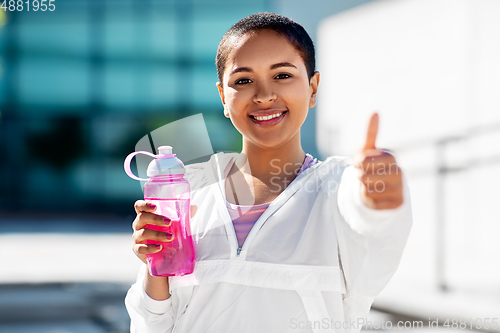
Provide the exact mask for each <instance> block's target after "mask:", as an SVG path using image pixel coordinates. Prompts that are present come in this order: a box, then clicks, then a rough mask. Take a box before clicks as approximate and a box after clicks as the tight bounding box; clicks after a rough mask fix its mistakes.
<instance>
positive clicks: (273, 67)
mask: <svg viewBox="0 0 500 333" xmlns="http://www.w3.org/2000/svg"><path fill="white" fill-rule="evenodd" d="M280 67H293V68H297V66H295V65H294V64H292V63H289V62H279V63H277V64H273V65H271V67H270V68H269V69H276V68H280ZM241 72H246V73H249V72H253V71H252V69H251V68H250V67H238V68H236V69H234V70H233V71H232V72H231V73H230V74H229V75H233V74H236V73H241Z"/></svg>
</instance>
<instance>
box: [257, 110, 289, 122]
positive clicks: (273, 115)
mask: <svg viewBox="0 0 500 333" xmlns="http://www.w3.org/2000/svg"><path fill="white" fill-rule="evenodd" d="M283 113H284V112H279V113H275V114H271V115H269V116H252V117H254V118H255V119H257V120H258V121H262V120H269V119H273V118H278V117H279V116H281V115H282V114H283Z"/></svg>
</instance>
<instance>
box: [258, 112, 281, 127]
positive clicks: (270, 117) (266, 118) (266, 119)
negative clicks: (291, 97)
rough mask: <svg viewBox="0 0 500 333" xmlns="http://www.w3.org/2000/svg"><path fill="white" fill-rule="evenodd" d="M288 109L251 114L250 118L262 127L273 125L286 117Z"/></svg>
mask: <svg viewBox="0 0 500 333" xmlns="http://www.w3.org/2000/svg"><path fill="white" fill-rule="evenodd" d="M286 113H287V111H278V112H275V113H272V114H263V115H257V114H254V115H250V118H251V119H252V120H253V122H254V123H256V124H257V125H259V126H261V127H267V126H273V125H275V124H277V123H279V122H280V121H281V120H282V119H283V118H284V117H285V114H286Z"/></svg>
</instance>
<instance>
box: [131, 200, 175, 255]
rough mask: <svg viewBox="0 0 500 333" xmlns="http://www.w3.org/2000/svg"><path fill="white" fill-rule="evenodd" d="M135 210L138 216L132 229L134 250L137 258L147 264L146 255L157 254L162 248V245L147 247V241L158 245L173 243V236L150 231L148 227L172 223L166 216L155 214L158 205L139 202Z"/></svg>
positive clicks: (136, 203)
mask: <svg viewBox="0 0 500 333" xmlns="http://www.w3.org/2000/svg"><path fill="white" fill-rule="evenodd" d="M134 208H135V212H136V213H137V216H136V218H135V220H134V222H133V223H132V229H134V233H133V235H132V238H133V240H134V246H133V250H134V253H135V254H136V255H137V257H139V259H141V260H142V261H143V262H144V263H146V255H147V254H152V253H156V252H158V251H160V250H161V247H162V246H161V245H160V244H149V245H147V244H146V243H147V241H149V242H148V243H150V242H151V241H153V242H158V243H159V242H170V241H172V234H170V233H167V232H161V231H156V230H153V229H149V228H147V225H148V224H150V225H157V226H160V227H165V226H167V225H168V224H169V223H170V219H169V218H168V217H166V216H161V215H157V214H154V211H155V210H156V205H154V204H152V203H150V202H147V201H144V200H137V201H136V202H135V204H134Z"/></svg>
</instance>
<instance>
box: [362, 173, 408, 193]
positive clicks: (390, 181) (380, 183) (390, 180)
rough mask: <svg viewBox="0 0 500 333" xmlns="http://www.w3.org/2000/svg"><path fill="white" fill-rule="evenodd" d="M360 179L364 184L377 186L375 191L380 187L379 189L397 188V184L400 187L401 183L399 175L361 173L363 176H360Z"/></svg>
mask: <svg viewBox="0 0 500 333" xmlns="http://www.w3.org/2000/svg"><path fill="white" fill-rule="evenodd" d="M360 181H361V183H362V184H364V185H365V186H368V187H370V188H377V191H378V189H380V191H385V190H386V189H393V188H397V187H398V186H399V187H401V186H402V184H403V182H402V177H401V176H400V175H399V176H398V175H384V176H379V175H376V176H375V175H372V176H370V175H363V176H361V178H360ZM380 191H379V192H380Z"/></svg>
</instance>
